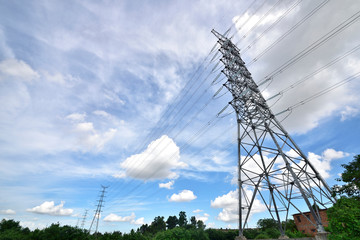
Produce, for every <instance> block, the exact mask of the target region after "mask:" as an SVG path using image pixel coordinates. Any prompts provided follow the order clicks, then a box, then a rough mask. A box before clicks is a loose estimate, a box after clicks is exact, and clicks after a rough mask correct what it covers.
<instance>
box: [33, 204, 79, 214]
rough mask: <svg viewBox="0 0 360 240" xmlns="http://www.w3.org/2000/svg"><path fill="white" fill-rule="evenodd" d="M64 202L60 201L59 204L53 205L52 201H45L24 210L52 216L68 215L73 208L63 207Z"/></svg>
mask: <svg viewBox="0 0 360 240" xmlns="http://www.w3.org/2000/svg"><path fill="white" fill-rule="evenodd" d="M64 203H65V202H64V201H61V203H60V204H59V205H55V203H54V201H49V202H48V201H45V202H44V203H43V204H41V205H40V206H36V207H33V208H28V209H26V211H28V212H32V213H38V214H48V215H54V216H70V215H71V214H72V213H73V211H74V210H73V209H70V208H64Z"/></svg>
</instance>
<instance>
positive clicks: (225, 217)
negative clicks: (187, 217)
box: [210, 189, 266, 222]
mask: <svg viewBox="0 0 360 240" xmlns="http://www.w3.org/2000/svg"><path fill="white" fill-rule="evenodd" d="M238 192H239V191H238V190H234V191H230V192H228V193H227V194H224V195H222V196H219V197H217V198H215V200H211V203H210V206H211V207H212V208H222V211H221V212H220V213H219V215H218V217H217V219H218V220H221V221H224V222H236V221H238V219H239V212H238V211H239V210H238V209H239V208H238V204H239V201H238V199H239V193H238ZM245 193H246V195H247V196H248V197H249V196H251V195H252V191H251V190H248V189H247V190H245ZM242 197H243V198H244V199H243V202H245V196H242ZM264 211H266V207H265V205H264V204H263V203H262V202H261V201H260V200H259V199H257V198H255V200H254V203H253V206H252V210H251V213H250V216H251V215H252V214H255V213H259V212H264ZM245 215H246V212H245V211H243V216H242V217H243V218H244V217H245Z"/></svg>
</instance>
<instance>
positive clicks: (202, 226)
mask: <svg viewBox="0 0 360 240" xmlns="http://www.w3.org/2000/svg"><path fill="white" fill-rule="evenodd" d="M196 227H197V228H198V229H202V230H204V229H205V227H206V225H205V224H204V222H203V221H201V220H198V221H197V222H196Z"/></svg>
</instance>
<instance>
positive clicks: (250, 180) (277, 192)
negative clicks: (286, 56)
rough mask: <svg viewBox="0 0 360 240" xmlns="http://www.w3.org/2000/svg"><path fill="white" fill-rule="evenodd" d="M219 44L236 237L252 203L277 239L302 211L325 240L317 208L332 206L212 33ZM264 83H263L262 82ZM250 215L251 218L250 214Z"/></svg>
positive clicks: (235, 58) (230, 49) (235, 54)
mask: <svg viewBox="0 0 360 240" xmlns="http://www.w3.org/2000/svg"><path fill="white" fill-rule="evenodd" d="M212 33H213V34H214V35H215V36H216V37H217V38H218V43H219V44H220V48H219V51H220V52H221V54H222V58H221V59H220V61H221V62H222V63H223V64H224V69H223V70H222V71H221V72H222V73H223V74H224V75H225V76H226V78H227V81H226V82H225V83H224V84H223V86H225V87H226V88H227V90H228V91H229V92H230V93H231V94H232V97H233V99H232V101H231V102H229V104H230V105H231V106H232V107H233V108H234V110H235V113H236V119H237V126H238V130H237V135H238V159H237V161H238V191H239V196H238V197H239V212H238V214H239V236H238V237H237V238H236V239H241V240H243V239H246V238H245V237H244V235H243V231H244V228H245V226H246V225H247V221H248V220H249V217H250V213H251V211H252V210H253V211H254V210H255V211H256V209H254V203H255V202H256V203H259V202H261V203H262V206H264V208H266V209H267V210H268V212H269V214H270V215H271V217H272V218H273V219H274V220H275V221H276V222H277V224H278V228H279V231H280V233H281V237H280V238H283V239H285V238H287V237H286V235H285V229H284V228H283V226H282V224H281V223H282V221H287V220H288V217H289V213H290V211H292V212H294V211H296V212H300V213H302V214H303V212H302V211H301V209H302V208H304V207H305V208H307V209H308V210H309V211H310V214H311V215H312V218H310V217H308V216H309V215H308V214H307V215H305V214H303V215H304V217H306V218H307V219H308V221H309V222H310V223H311V224H312V225H313V226H314V230H315V229H316V230H317V235H316V239H327V233H326V232H325V230H324V227H323V224H322V220H321V218H320V214H319V209H318V207H323V208H327V207H328V206H331V205H332V204H333V203H335V199H334V198H333V197H332V196H331V190H330V188H329V186H328V185H327V183H326V182H325V181H324V179H323V178H322V177H321V176H320V174H319V172H318V171H317V170H316V169H315V168H314V166H313V164H312V163H311V162H310V161H309V159H308V158H307V157H306V155H305V154H304V153H303V152H302V151H301V149H300V148H299V147H298V146H297V145H296V143H295V142H294V140H293V139H292V138H291V137H290V135H289V134H288V133H287V132H286V130H285V129H284V127H283V126H282V125H281V124H280V122H279V121H278V120H277V119H276V117H275V115H274V114H273V113H272V111H271V109H270V108H269V106H268V105H267V103H266V101H265V99H264V97H263V96H262V94H261V92H260V90H259V86H258V85H257V84H256V83H255V81H254V80H253V79H252V76H251V73H250V72H249V70H248V69H247V68H246V66H245V62H244V61H243V60H242V59H241V57H240V50H239V49H238V48H237V47H236V46H235V45H234V44H233V43H232V42H231V40H230V39H228V38H226V37H225V36H223V35H221V34H220V33H218V32H216V31H215V30H212ZM263 82H266V81H263ZM255 211H254V212H255Z"/></svg>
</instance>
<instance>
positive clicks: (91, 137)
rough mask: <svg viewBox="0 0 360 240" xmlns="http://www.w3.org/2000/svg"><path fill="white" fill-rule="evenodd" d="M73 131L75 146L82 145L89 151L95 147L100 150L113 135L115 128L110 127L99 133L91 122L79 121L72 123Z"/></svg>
mask: <svg viewBox="0 0 360 240" xmlns="http://www.w3.org/2000/svg"><path fill="white" fill-rule="evenodd" d="M73 132H74V133H75V137H76V142H77V146H75V148H78V147H83V148H85V149H86V150H89V151H90V150H94V148H95V150H96V151H100V150H102V149H103V147H104V145H105V144H106V143H107V142H108V141H110V140H111V139H112V138H113V137H114V136H115V134H116V132H117V130H116V129H114V128H110V129H108V130H107V131H106V132H103V133H99V132H98V131H97V130H95V128H94V124H93V123H92V122H80V123H76V124H75V125H74V131H73Z"/></svg>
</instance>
